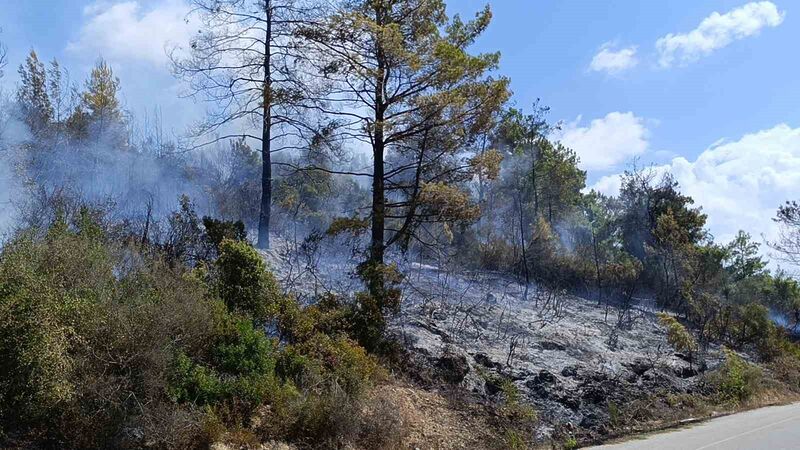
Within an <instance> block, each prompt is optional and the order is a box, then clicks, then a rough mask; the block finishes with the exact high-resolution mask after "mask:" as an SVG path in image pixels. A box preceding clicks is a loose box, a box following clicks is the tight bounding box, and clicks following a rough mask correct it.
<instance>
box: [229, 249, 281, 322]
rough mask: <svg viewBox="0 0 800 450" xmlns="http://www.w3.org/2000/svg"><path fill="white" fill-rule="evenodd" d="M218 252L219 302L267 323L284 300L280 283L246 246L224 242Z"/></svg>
mask: <svg viewBox="0 0 800 450" xmlns="http://www.w3.org/2000/svg"><path fill="white" fill-rule="evenodd" d="M219 248H220V250H219V253H220V255H219V259H217V261H216V277H217V280H216V284H217V289H218V291H219V296H220V298H221V299H222V301H224V302H225V304H226V305H227V306H228V308H230V309H231V310H234V311H240V312H244V313H247V314H250V315H252V317H253V318H254V319H256V320H258V321H265V320H267V319H268V318H269V317H270V316H271V315H273V313H274V311H275V308H276V307H277V303H278V301H279V299H280V297H281V296H282V294H281V291H280V287H279V286H278V281H277V280H276V279H275V277H274V276H273V275H272V273H270V272H268V271H267V269H266V265H265V264H264V260H263V259H261V257H260V256H259V255H258V252H257V251H256V250H255V249H254V248H253V247H252V246H250V245H249V244H247V243H246V242H242V241H234V240H230V239H224V240H223V241H222V242H221V244H220V247H219Z"/></svg>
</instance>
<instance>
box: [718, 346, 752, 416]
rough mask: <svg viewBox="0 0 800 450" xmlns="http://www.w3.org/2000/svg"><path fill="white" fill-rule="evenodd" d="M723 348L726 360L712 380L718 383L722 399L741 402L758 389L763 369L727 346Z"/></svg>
mask: <svg viewBox="0 0 800 450" xmlns="http://www.w3.org/2000/svg"><path fill="white" fill-rule="evenodd" d="M723 350H724V352H725V362H724V363H723V364H722V366H721V367H720V368H719V370H718V371H717V372H716V373H714V374H713V376H712V381H713V382H714V384H715V385H716V388H717V392H718V393H719V396H720V399H721V400H723V401H727V402H733V403H741V402H743V401H745V400H747V399H748V398H750V397H751V396H752V395H753V394H754V393H755V392H756V391H757V390H758V384H759V382H760V380H761V370H760V369H759V368H758V367H756V366H754V365H752V364H748V363H747V362H746V361H745V360H743V359H742V357H741V356H739V355H737V354H736V352H734V351H732V350H730V349H727V348H724V349H723Z"/></svg>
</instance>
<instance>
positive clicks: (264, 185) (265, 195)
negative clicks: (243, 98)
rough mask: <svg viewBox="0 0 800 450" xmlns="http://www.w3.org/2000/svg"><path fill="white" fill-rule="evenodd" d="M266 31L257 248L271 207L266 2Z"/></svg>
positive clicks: (265, 235)
mask: <svg viewBox="0 0 800 450" xmlns="http://www.w3.org/2000/svg"><path fill="white" fill-rule="evenodd" d="M265 9H266V11H265V12H266V13H267V30H266V37H265V43H264V47H265V48H264V101H263V104H262V105H261V113H262V115H263V120H262V124H261V211H260V213H259V216H258V248H261V249H268V248H269V219H270V213H271V211H270V208H271V207H272V155H271V153H270V152H271V147H272V145H271V143H272V142H271V141H272V72H271V61H270V59H271V56H272V55H271V53H272V45H271V43H272V5H271V0H266V8H265Z"/></svg>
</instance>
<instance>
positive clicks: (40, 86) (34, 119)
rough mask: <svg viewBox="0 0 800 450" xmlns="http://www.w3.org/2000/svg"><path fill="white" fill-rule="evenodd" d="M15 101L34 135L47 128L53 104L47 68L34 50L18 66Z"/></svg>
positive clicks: (51, 117)
mask: <svg viewBox="0 0 800 450" xmlns="http://www.w3.org/2000/svg"><path fill="white" fill-rule="evenodd" d="M18 72H19V88H18V89H17V103H18V104H19V107H20V110H21V113H22V118H23V120H24V121H25V123H26V124H27V125H28V127H30V129H31V132H32V133H33V134H34V135H38V134H40V133H41V132H43V131H45V130H47V129H48V127H49V126H50V123H51V121H52V120H53V105H52V104H51V103H50V97H49V95H48V90H47V70H46V69H45V67H44V64H43V63H42V62H41V61H39V57H38V56H37V54H36V52H35V51H34V50H31V52H30V53H29V54H28V57H27V58H25V63H24V64H21V65H20V66H19V70H18Z"/></svg>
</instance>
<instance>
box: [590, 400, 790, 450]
mask: <svg viewBox="0 0 800 450" xmlns="http://www.w3.org/2000/svg"><path fill="white" fill-rule="evenodd" d="M591 448H593V449H603V450H635V449H642V450H644V449H646V450H666V449H675V450H712V449H713V450H734V449H736V450H745V449H747V450H749V449H765V450H781V449H786V450H789V449H792V450H795V449H800V403H795V404H791V405H785V406H771V407H768V408H761V409H756V410H753V411H747V412H743V413H740V414H734V415H731V416H726V417H720V418H717V419H713V420H709V421H708V422H703V423H700V424H697V425H694V426H691V427H689V428H683V429H676V430H673V431H668V432H664V433H661V434H653V435H649V436H644V437H642V438H639V439H637V438H634V439H632V440H630V441H627V442H623V443H620V444H609V445H601V446H598V447H591Z"/></svg>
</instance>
